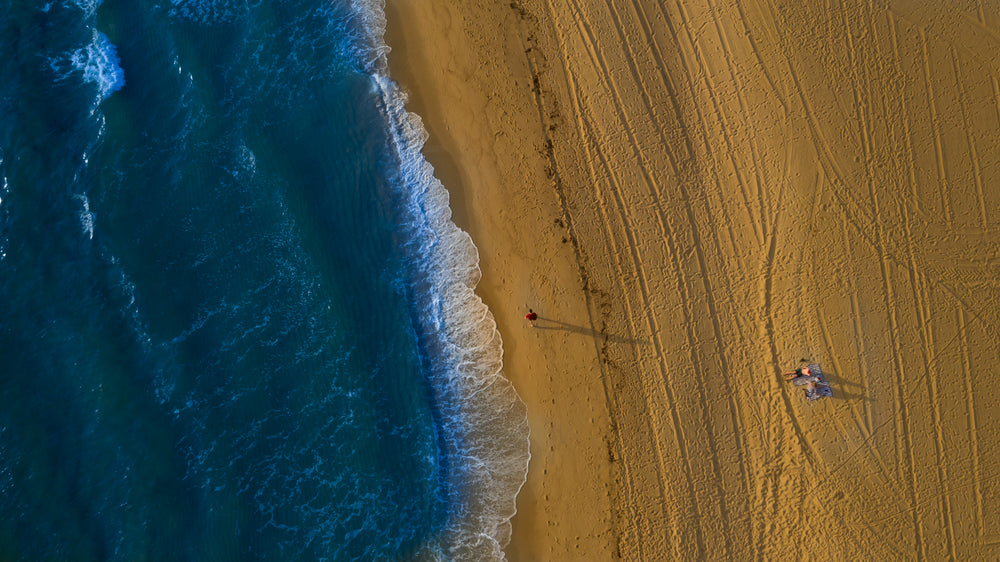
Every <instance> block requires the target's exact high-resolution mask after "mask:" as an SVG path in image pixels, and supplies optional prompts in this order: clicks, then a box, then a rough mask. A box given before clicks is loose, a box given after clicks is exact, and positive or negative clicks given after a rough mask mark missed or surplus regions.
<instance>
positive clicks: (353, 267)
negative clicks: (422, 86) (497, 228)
mask: <svg viewBox="0 0 1000 562" xmlns="http://www.w3.org/2000/svg"><path fill="white" fill-rule="evenodd" d="M0 22H2V23H0V25H2V26H3V27H4V29H3V33H2V34H0V36H2V52H3V54H4V57H2V61H0V65H2V66H0V73H2V74H0V103H2V106H0V109H2V111H3V114H4V115H5V118H4V119H3V120H2V121H0V149H2V153H0V174H2V186H0V376H2V380H0V512H2V513H3V514H4V516H3V517H2V518H0V559H23V560H45V559H51V560H105V559H112V560H140V559H152V560H173V559H189V560H190V559H195V560H201V559H204V560H214V559H223V560H225V559H262V560H287V559H308V560H320V559H329V560H352V559H411V558H419V559H449V558H470V559H471V558H475V559H488V558H498V557H500V556H502V554H501V553H500V550H499V548H500V546H501V545H502V544H503V543H504V542H505V540H506V537H507V536H508V534H509V530H508V527H509V526H508V524H507V523H506V521H507V519H508V518H509V517H510V515H512V513H513V500H514V495H515V494H516V492H517V490H518V489H519V487H520V485H521V483H523V479H524V471H525V468H526V463H527V426H526V423H525V416H524V410H523V405H522V404H521V403H520V401H519V400H518V399H517V397H516V394H514V392H513V390H512V389H511V388H510V385H509V384H508V383H507V382H506V380H504V379H503V378H502V377H501V376H499V374H498V372H499V369H500V341H499V337H498V335H497V334H496V331H495V325H494V324H493V322H492V317H491V316H490V315H489V313H488V311H486V310H485V307H483V305H482V303H481V302H480V301H479V300H478V299H477V298H476V297H475V296H474V295H473V294H472V291H471V287H472V286H473V285H474V283H475V282H476V281H477V280H478V267H477V265H476V263H477V261H478V257H477V255H476V252H475V247H474V246H473V245H472V244H471V241H469V240H468V237H467V236H465V235H464V233H461V232H460V231H458V230H457V229H456V228H455V227H454V225H452V224H451V223H450V221H449V220H448V218H449V216H450V212H449V211H448V207H447V195H446V192H445V191H444V190H443V189H442V188H441V186H440V184H438V183H437V182H436V180H434V179H433V178H432V177H431V170H430V168H429V166H428V165H427V163H426V162H425V161H424V160H423V158H422V157H421V156H420V154H419V150H420V146H421V145H422V142H423V131H422V128H421V127H420V125H419V122H418V121H416V120H415V119H414V117H413V116H412V115H409V114H407V113H406V112H405V110H404V109H403V107H402V103H403V101H404V100H403V98H402V97H401V94H400V93H399V92H398V90H397V89H396V87H395V85H394V84H393V83H392V82H391V81H390V80H388V79H387V78H386V76H385V75H386V72H387V71H386V69H385V66H384V58H383V57H382V45H381V30H382V27H383V26H382V23H383V22H382V21H381V11H380V8H379V7H378V6H377V5H376V6H364V5H358V4H348V3H337V2H333V3H331V2H328V1H325V0H323V1H321V0H289V1H274V2H264V1H258V2H248V1H237V0H231V1H222V0H220V1H182V0H171V1H169V2H158V3H157V2H131V1H125V0H120V1H113V0H107V1H106V2H104V3H103V4H100V5H98V4H97V3H95V2H87V1H85V0H75V1H74V0H69V1H67V0H63V1H53V2H48V3H42V2H39V3H33V4H32V3H22V2H14V1H13V0H7V1H5V2H3V3H2V4H0Z"/></svg>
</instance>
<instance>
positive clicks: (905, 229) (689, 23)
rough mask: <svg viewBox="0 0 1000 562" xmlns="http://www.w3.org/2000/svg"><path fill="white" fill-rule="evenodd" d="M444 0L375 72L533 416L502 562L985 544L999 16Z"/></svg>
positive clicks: (398, 11) (408, 23)
mask: <svg viewBox="0 0 1000 562" xmlns="http://www.w3.org/2000/svg"><path fill="white" fill-rule="evenodd" d="M446 4H447V5H446ZM451 4H452V3H444V2H425V1H422V0H420V1H418V0H396V1H391V2H390V4H389V6H388V7H387V8H388V17H389V31H390V33H389V37H388V41H389V44H390V46H392V47H393V49H394V51H393V53H392V54H391V55H390V69H391V72H392V74H393V76H394V77H395V78H396V79H398V80H400V82H401V83H402V85H403V86H404V88H406V89H407V90H408V91H409V92H410V93H411V107H412V109H413V110H415V111H416V112H418V113H419V114H420V115H422V116H423V118H424V120H425V123H426V125H427V129H428V131H429V133H430V143H429V145H428V147H427V151H426V152H427V154H428V156H429V158H430V160H431V162H432V163H433V164H434V165H435V166H436V168H437V170H438V172H439V173H438V176H439V177H440V178H441V179H442V180H443V181H444V183H445V185H446V186H447V187H448V188H449V190H450V191H451V192H452V194H453V208H454V211H455V220H456V222H457V223H458V224H459V226H461V227H463V228H465V229H467V230H468V231H469V232H470V233H471V234H472V237H473V239H474V240H475V242H476V244H477V246H478V247H479V249H480V253H481V260H482V269H483V280H482V282H481V284H480V290H479V293H480V294H481V296H482V297H483V299H484V300H485V301H486V303H487V304H488V305H489V306H490V308H491V310H492V311H493V313H494V314H495V315H496V318H497V321H498V325H499V329H500V332H501V334H502V336H503V339H504V349H505V372H506V374H507V376H508V377H509V378H510V379H511V380H512V381H513V382H514V384H515V386H516V387H517V389H518V392H519V393H520V394H521V395H522V397H523V398H524V400H525V402H526V403H527V405H528V410H529V419H530V422H531V427H532V455H533V458H532V461H531V466H530V471H529V477H528V482H527V484H526V485H525V487H524V489H523V490H522V492H521V495H520V496H519V497H518V514H517V516H516V517H515V518H514V520H513V532H514V538H513V540H512V542H511V544H510V545H509V546H508V548H507V549H506V551H507V553H508V557H509V558H510V559H511V560H611V559H617V558H622V559H626V560H697V559H705V560H758V559H759V560H911V559H930V560H944V559H954V560H976V559H995V558H997V557H1000V517H998V516H997V513H998V512H1000V505H998V504H1000V479H998V478H997V477H998V473H1000V430H998V422H1000V407H998V401H1000V387H998V385H997V384H996V379H995V377H992V376H991V375H992V374H993V370H994V368H995V367H996V366H997V365H1000V357H998V349H1000V337H998V321H1000V318H998V314H1000V305H998V303H1000V281H998V279H1000V219H998V216H1000V146H998V144H1000V134H998V133H1000V56H998V55H1000V4H998V3H996V2H986V1H985V0H978V1H976V0H971V1H965V2H948V3H944V2H939V1H924V0H913V1H896V2H893V1H888V2H887V1H868V2H857V1H851V0H845V1H839V0H832V1H817V2H798V1H796V2H779V1H768V0H747V1H741V2H732V1H726V0H697V1H692V2H686V1H685V2H676V1H662V2H655V1H646V0H634V1H623V0H593V1H590V0H588V1H583V0H515V2H513V3H507V2H479V1H476V0H465V1H463V2H457V3H454V4H455V5H454V6H453V5H451ZM528 306H530V307H532V308H533V309H534V310H535V311H536V312H537V313H538V314H539V315H540V317H541V319H540V320H539V322H538V327H537V328H534V329H531V328H529V327H528V325H527V323H526V321H525V320H524V317H523V315H524V313H525V312H526V308H527V307H528ZM800 359H807V360H809V361H811V362H816V363H819V364H820V365H822V367H823V369H824V371H825V372H826V373H827V375H828V379H829V381H830V382H831V384H832V386H833V389H834V397H833V398H832V399H823V400H820V401H817V402H808V401H806V400H805V397H804V396H803V393H802V391H801V389H800V388H798V387H794V386H792V385H790V384H788V383H785V382H784V381H783V380H782V378H781V376H780V375H781V373H782V372H783V371H787V370H790V369H793V368H795V367H796V366H798V362H799V360H800Z"/></svg>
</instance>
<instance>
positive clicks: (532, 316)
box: [524, 308, 538, 328]
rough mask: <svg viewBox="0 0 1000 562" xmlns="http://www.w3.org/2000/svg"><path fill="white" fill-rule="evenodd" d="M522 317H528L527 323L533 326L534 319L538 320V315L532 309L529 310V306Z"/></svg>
mask: <svg viewBox="0 0 1000 562" xmlns="http://www.w3.org/2000/svg"><path fill="white" fill-rule="evenodd" d="M524 317H525V318H527V319H528V324H531V327H532V328H534V327H535V320H538V315H537V314H535V311H533V310H531V309H530V308H529V309H528V313H527V314H525V315H524Z"/></svg>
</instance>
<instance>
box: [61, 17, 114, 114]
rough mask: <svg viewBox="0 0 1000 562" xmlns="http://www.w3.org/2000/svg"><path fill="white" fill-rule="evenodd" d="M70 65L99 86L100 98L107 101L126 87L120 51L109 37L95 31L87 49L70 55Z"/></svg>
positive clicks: (83, 48)
mask: <svg viewBox="0 0 1000 562" xmlns="http://www.w3.org/2000/svg"><path fill="white" fill-rule="evenodd" d="M69 63H70V65H71V66H72V68H73V69H74V70H75V71H78V72H82V73H83V79H84V80H85V81H87V82H91V83H93V84H96V85H97V90H98V96H99V97H100V99H105V98H107V97H108V96H110V95H111V94H113V93H114V92H117V91H118V90H120V89H121V88H122V86H124V85H125V71H123V70H122V67H121V60H120V59H119V58H118V50H117V49H116V48H115V45H114V44H113V43H112V42H111V40H110V39H108V36H107V35H105V34H103V33H101V32H100V31H97V30H96V29H95V30H94V33H93V39H92V40H91V42H90V43H89V44H87V46H86V47H82V48H80V49H77V50H75V51H73V52H72V53H70V54H69Z"/></svg>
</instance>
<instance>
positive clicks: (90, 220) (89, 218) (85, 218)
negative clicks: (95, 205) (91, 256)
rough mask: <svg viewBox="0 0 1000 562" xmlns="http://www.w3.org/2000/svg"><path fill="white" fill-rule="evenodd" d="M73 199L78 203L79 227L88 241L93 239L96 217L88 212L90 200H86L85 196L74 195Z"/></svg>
mask: <svg viewBox="0 0 1000 562" xmlns="http://www.w3.org/2000/svg"><path fill="white" fill-rule="evenodd" d="M73 199H76V200H77V201H79V202H80V205H81V207H82V208H81V209H80V215H79V216H80V227H81V228H83V233H84V234H86V235H87V237H88V238H89V239H90V240H93V239H94V218H95V217H96V216H97V215H95V214H94V213H93V212H92V211H91V210H90V199H87V196H86V195H74V196H73Z"/></svg>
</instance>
